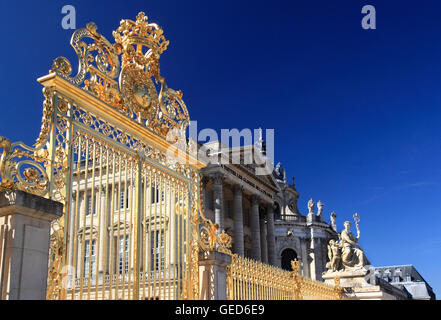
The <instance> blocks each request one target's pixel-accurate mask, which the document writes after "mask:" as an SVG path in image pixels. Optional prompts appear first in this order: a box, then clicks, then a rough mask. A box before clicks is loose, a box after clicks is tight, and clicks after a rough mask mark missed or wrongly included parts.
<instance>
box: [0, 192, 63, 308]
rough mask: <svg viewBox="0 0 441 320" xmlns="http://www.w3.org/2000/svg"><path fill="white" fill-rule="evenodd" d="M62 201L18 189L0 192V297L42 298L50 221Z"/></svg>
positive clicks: (60, 207)
mask: <svg viewBox="0 0 441 320" xmlns="http://www.w3.org/2000/svg"><path fill="white" fill-rule="evenodd" d="M62 214H63V204H61V203H59V202H56V201H53V200H49V199H45V198H42V197H39V196H36V195H33V194H29V193H26V192H24V191H20V190H14V191H6V192H1V193H0V236H1V239H0V247H1V252H0V265H1V270H0V271H1V273H0V290H1V291H0V298H1V300H44V299H46V286H47V277H48V261H49V240H50V231H51V221H52V220H54V219H57V218H59V217H61V216H62Z"/></svg>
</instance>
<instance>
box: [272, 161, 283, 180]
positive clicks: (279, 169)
mask: <svg viewBox="0 0 441 320" xmlns="http://www.w3.org/2000/svg"><path fill="white" fill-rule="evenodd" d="M274 176H275V178H276V180H280V181H283V168H282V164H281V163H280V162H279V163H277V165H276V166H275V168H274Z"/></svg>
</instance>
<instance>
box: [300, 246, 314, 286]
mask: <svg viewBox="0 0 441 320" xmlns="http://www.w3.org/2000/svg"><path fill="white" fill-rule="evenodd" d="M300 246H301V248H302V262H303V275H304V276H305V277H306V278H311V276H310V272H309V260H310V258H309V250H308V239H307V238H301V239H300Z"/></svg>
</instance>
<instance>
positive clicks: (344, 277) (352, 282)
mask: <svg viewBox="0 0 441 320" xmlns="http://www.w3.org/2000/svg"><path fill="white" fill-rule="evenodd" d="M368 273H369V270H368V269H366V268H363V269H358V270H354V271H339V272H325V273H323V275H322V278H323V280H325V283H326V284H330V285H334V279H335V277H337V276H338V277H340V287H342V288H355V287H357V288H361V287H363V286H366V285H369V284H368V283H367V281H366V279H365V277H366V275H367V274H368Z"/></svg>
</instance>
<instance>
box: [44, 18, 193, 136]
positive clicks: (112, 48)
mask: <svg viewBox="0 0 441 320" xmlns="http://www.w3.org/2000/svg"><path fill="white" fill-rule="evenodd" d="M97 29H98V28H97V26H96V25H95V23H93V22H91V23H89V24H88V25H87V26H86V28H82V29H78V30H77V31H75V32H74V34H73V35H72V39H71V45H72V47H73V48H74V50H75V52H76V53H77V55H78V60H79V69H78V73H77V74H76V75H75V76H73V77H72V76H71V73H72V67H71V64H70V62H69V61H68V60H67V59H66V58H64V57H58V58H56V59H55V60H54V63H53V65H52V68H51V72H54V73H56V74H57V75H59V76H60V77H62V78H63V79H66V80H67V81H69V82H71V83H73V84H75V85H78V86H80V85H81V84H84V88H85V89H86V90H87V91H88V92H90V93H92V94H93V95H94V96H96V97H97V98H99V99H100V100H102V101H104V102H106V103H107V104H109V105H111V106H113V107H114V108H116V109H117V110H119V111H120V112H122V113H123V114H125V115H127V116H129V117H130V118H133V119H136V120H137V121H138V122H139V123H142V124H143V125H145V126H146V127H147V128H149V129H150V130H152V131H154V132H156V133H157V134H159V135H161V136H162V137H165V138H169V139H173V138H174V137H175V134H171V131H172V130H173V129H178V130H181V131H182V130H185V128H186V127H187V126H188V124H189V121H190V119H189V115H188V111H187V107H186V105H185V103H184V101H183V100H182V92H181V91H177V90H173V89H171V88H169V87H168V86H167V83H166V81H165V78H164V77H163V76H162V75H161V74H160V68H159V58H160V55H161V54H162V53H163V52H164V51H165V50H166V49H167V46H168V44H169V41H167V40H166V39H165V37H164V35H163V30H162V29H161V28H160V27H159V26H158V25H157V24H155V23H149V22H148V18H147V16H146V15H145V14H144V13H143V12H140V13H139V14H138V16H137V17H136V21H132V20H129V19H126V20H122V21H121V23H120V26H119V27H118V28H117V30H115V31H114V32H113V37H114V39H115V43H114V44H111V43H110V42H109V41H108V40H107V39H106V38H105V37H104V36H103V35H101V34H99V33H98V31H97ZM120 59H121V61H120ZM117 79H119V80H118V81H117ZM155 83H156V84H159V88H157V87H156V85H155ZM172 142H175V141H172Z"/></svg>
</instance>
